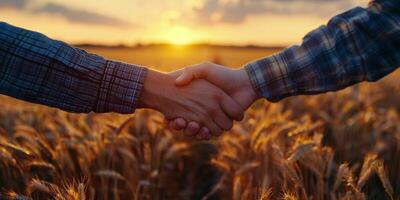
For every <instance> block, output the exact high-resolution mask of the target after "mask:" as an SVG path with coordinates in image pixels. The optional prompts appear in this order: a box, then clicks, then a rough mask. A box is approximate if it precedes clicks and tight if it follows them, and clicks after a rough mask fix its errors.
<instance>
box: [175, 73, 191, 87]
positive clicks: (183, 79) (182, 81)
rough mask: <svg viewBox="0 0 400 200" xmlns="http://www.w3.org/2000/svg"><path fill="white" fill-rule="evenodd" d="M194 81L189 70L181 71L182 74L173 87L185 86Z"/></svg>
mask: <svg viewBox="0 0 400 200" xmlns="http://www.w3.org/2000/svg"><path fill="white" fill-rule="evenodd" d="M193 79H194V74H193V72H192V71H191V70H183V73H182V74H181V75H179V77H178V78H176V80H175V85H177V86H185V85H187V84H189V83H190V82H191V81H192V80H193Z"/></svg>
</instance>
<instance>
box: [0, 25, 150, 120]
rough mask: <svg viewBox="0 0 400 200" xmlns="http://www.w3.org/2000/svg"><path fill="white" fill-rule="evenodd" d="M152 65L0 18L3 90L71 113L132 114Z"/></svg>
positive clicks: (0, 57) (0, 90)
mask: <svg viewBox="0 0 400 200" xmlns="http://www.w3.org/2000/svg"><path fill="white" fill-rule="evenodd" d="M145 75H146V68H144V67H140V66H136V65H130V64H126V63H122V62H117V61H111V60H106V59H104V58H102V57H100V56H97V55H94V54H90V53H87V52H85V51H84V50H81V49H78V48H74V47H71V46H69V45H67V44H65V43H63V42H60V41H56V40H52V39H49V38H47V37H46V36H44V35H42V34H40V33H36V32H32V31H28V30H25V29H21V28H18V27H14V26H11V25H9V24H6V23H3V22H0V93H1V94H5V95H8V96H11V97H15V98H18V99H21V100H25V101H29V102H32V103H39V104H43V105H47V106H51V107H57V108H60V109H62V110H65V111H69V112H77V113H88V112H99V113H103V112H117V113H132V112H134V110H135V106H136V105H137V101H138V99H139V95H140V91H141V89H142V86H143V82H144V78H145Z"/></svg>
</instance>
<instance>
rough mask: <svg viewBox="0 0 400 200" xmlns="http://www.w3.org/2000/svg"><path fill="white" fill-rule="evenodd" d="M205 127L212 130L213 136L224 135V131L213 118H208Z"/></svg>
mask: <svg viewBox="0 0 400 200" xmlns="http://www.w3.org/2000/svg"><path fill="white" fill-rule="evenodd" d="M204 125H205V126H206V127H207V128H208V129H209V130H210V134H211V135H214V136H219V135H221V134H222V129H221V128H220V127H219V126H218V125H217V124H216V122H214V121H213V120H212V119H211V118H208V120H207V121H206V123H205V124H204Z"/></svg>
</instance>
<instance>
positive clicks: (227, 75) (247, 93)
mask: <svg viewBox="0 0 400 200" xmlns="http://www.w3.org/2000/svg"><path fill="white" fill-rule="evenodd" d="M194 79H205V80H207V81H209V82H211V83H212V84H214V85H216V86H218V87H220V88H221V89H222V90H224V91H225V92H226V93H227V94H228V95H230V96H231V97H233V99H234V100H235V101H236V102H238V103H239V104H240V105H241V106H242V108H243V109H244V110H246V109H247V108H248V107H250V105H251V104H252V103H253V102H254V101H255V100H257V99H258V98H259V96H258V95H257V93H256V92H255V91H254V89H253V87H252V85H251V82H250V79H249V77H248V75H247V73H246V71H245V70H244V69H238V70H235V69H230V68H227V67H224V66H221V65H217V64H213V63H208V62H205V63H201V64H197V65H193V66H190V67H187V68H185V69H183V70H181V75H180V76H179V77H178V78H177V79H176V81H175V84H176V85H177V86H185V85H188V84H189V83H190V82H191V81H193V80H194ZM170 125H171V126H172V127H173V128H174V129H177V130H180V129H183V128H185V127H186V129H189V130H196V129H194V128H193V127H197V126H198V125H196V124H195V122H190V123H189V124H187V122H186V121H185V120H184V119H182V118H177V119H175V120H174V121H172V122H170ZM187 132H188V131H187ZM189 134H190V135H193V134H196V133H193V132H190V131H189Z"/></svg>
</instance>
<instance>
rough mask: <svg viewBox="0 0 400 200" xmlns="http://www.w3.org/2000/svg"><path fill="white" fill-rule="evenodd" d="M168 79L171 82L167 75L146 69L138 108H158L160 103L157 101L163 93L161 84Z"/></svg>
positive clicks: (164, 83) (163, 84)
mask: <svg viewBox="0 0 400 200" xmlns="http://www.w3.org/2000/svg"><path fill="white" fill-rule="evenodd" d="M168 81H170V82H171V84H172V83H173V79H171V78H170V77H169V76H168V75H166V74H163V73H161V72H157V71H154V70H150V69H149V70H148V72H147V76H146V79H145V81H144V85H143V88H142V94H141V96H140V98H139V102H138V103H139V104H138V107H139V108H150V109H155V110H160V105H161V103H160V102H159V101H160V99H162V98H161V96H162V95H163V94H164V93H165V89H164V88H162V87H163V86H165V85H167V84H166V83H167V82H168Z"/></svg>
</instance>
